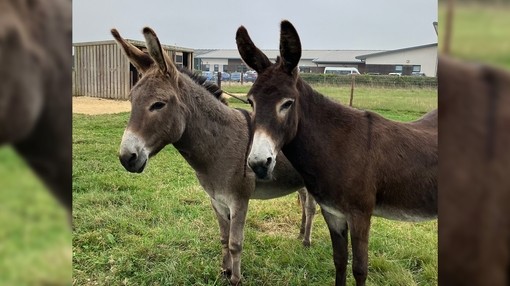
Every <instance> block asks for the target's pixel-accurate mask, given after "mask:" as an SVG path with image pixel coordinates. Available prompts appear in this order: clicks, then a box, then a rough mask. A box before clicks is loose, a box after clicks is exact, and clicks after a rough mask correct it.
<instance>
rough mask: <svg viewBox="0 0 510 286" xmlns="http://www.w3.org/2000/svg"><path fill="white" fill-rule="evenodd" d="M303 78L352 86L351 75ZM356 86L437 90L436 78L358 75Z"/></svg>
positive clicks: (307, 80)
mask: <svg viewBox="0 0 510 286" xmlns="http://www.w3.org/2000/svg"><path fill="white" fill-rule="evenodd" d="M300 76H301V78H302V79H303V80H304V81H306V82H307V83H309V84H319V83H320V84H330V85H351V81H352V77H351V76H350V75H336V74H317V73H302V74H300ZM354 80H355V82H354V83H355V85H359V86H368V87H388V88H437V78H436V77H417V76H390V75H357V76H355V79H354Z"/></svg>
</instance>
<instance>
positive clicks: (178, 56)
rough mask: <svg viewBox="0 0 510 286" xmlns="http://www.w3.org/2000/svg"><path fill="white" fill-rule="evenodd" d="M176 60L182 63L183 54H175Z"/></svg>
mask: <svg viewBox="0 0 510 286" xmlns="http://www.w3.org/2000/svg"><path fill="white" fill-rule="evenodd" d="M175 62H176V63H182V55H175Z"/></svg>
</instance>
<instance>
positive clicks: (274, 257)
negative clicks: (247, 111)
mask: <svg viewBox="0 0 510 286" xmlns="http://www.w3.org/2000/svg"><path fill="white" fill-rule="evenodd" d="M319 89H321V91H323V92H324V93H328V94H331V95H332V97H334V98H336V99H340V100H341V101H342V102H345V96H346V95H345V94H344V91H343V90H336V89H334V88H331V87H320V88H319ZM363 94H365V95H366V96H367V97H368V98H365V97H364V96H363ZM376 94H378V95H376ZM347 96H348V93H347ZM370 97H372V98H370ZM373 100H378V104H377V108H375V105H372V104H373V103H372V102H373ZM230 102H231V105H232V106H234V107H235V106H242V107H245V108H246V107H247V106H246V105H244V104H239V103H236V101H235V100H234V99H231V101H230ZM355 103H356V106H358V107H363V108H367V107H374V109H376V110H377V111H379V110H380V111H382V112H381V113H382V114H384V115H385V116H387V117H391V118H393V119H395V120H403V121H407V120H412V119H414V118H417V117H419V116H420V115H421V114H423V112H425V111H428V110H430V109H433V108H435V107H436V106H437V95H436V92H435V90H411V91H403V90H402V91H400V90H380V91H379V92H376V91H375V90H365V91H363V90H359V94H358V96H356V99H355ZM365 104H366V106H364V105H365ZM128 116H129V115H128V114H127V113H122V114H116V115H101V116H86V115H74V122H73V124H74V134H73V145H74V152H73V204H74V205H73V207H74V211H73V216H74V236H73V269H74V270H73V279H74V283H73V284H74V285H228V284H227V281H226V279H225V278H223V277H222V276H221V275H220V274H219V268H220V260H221V247H220V242H219V230H218V225H217V222H216V219H215V216H214V214H213V211H212V208H211V207H210V203H209V200H208V198H207V195H206V194H205V192H204V191H203V190H202V188H201V187H200V185H199V184H198V182H197V180H196V178H195V176H194V172H193V170H192V169H191V168H190V167H189V166H188V165H187V163H186V162H185V161H184V159H183V158H182V157H181V156H180V155H179V154H178V153H177V152H176V150H175V149H174V148H173V146H167V147H166V148H165V149H163V151H162V152H161V153H160V154H158V155H157V156H156V157H154V158H152V159H151V161H150V162H149V164H148V166H147V168H146V170H145V171H144V173H141V174H131V173H128V172H127V171H125V170H124V168H123V167H122V166H121V165H120V163H119V161H118V158H117V151H118V146H119V143H120V140H121V136H122V132H123V129H124V128H125V124H126V122H127V119H128ZM300 217H301V214H300V207H299V205H298V203H297V196H296V195H290V196H287V197H284V198H280V199H276V200H271V201H251V202H250V209H249V213H248V218H247V224H246V229H245V244H244V251H243V256H242V272H243V273H242V274H243V277H244V278H243V279H244V280H243V282H244V284H243V285H332V284H333V281H334V266H333V259H332V249H331V242H330V238H329V234H328V231H327V227H326V225H325V222H324V219H323V218H322V216H321V215H320V214H319V215H318V216H317V217H316V219H315V222H314V229H313V234H312V247H311V248H309V249H305V248H304V247H302V245H301V242H300V240H298V239H297V235H298V232H299V222H300ZM372 222H373V224H372V230H371V238H370V253H369V257H370V263H369V275H368V285H437V263H438V262H437V222H436V221H434V222H427V223H419V224H411V223H401V222H393V221H388V220H384V219H378V218H374V219H373V220H372ZM349 267H350V263H349ZM348 281H349V284H350V285H352V284H353V283H354V281H353V277H352V274H351V273H350V268H349V273H348Z"/></svg>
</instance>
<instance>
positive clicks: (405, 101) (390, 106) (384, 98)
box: [223, 85, 437, 121]
mask: <svg viewBox="0 0 510 286" xmlns="http://www.w3.org/2000/svg"><path fill="white" fill-rule="evenodd" d="M250 87H251V85H231V86H228V85H226V86H223V89H224V90H225V91H227V92H229V93H235V94H246V93H248V90H249V89H250ZM314 88H315V90H317V91H318V92H320V93H322V94H323V95H327V96H328V97H330V98H332V99H333V100H335V101H337V102H340V103H342V104H344V105H348V104H349V98H350V94H351V88H350V87H337V86H329V85H316V86H314ZM230 102H232V103H233V106H234V107H243V108H249V106H248V107H247V105H246V104H240V103H239V101H237V100H236V99H230ZM353 107H356V108H362V109H370V110H373V111H375V112H378V113H380V114H382V115H383V116H386V117H388V118H390V119H393V120H399V121H411V120H413V119H414V118H417V117H419V116H420V115H422V114H424V113H426V112H427V111H429V110H432V109H434V108H437V91H436V90H435V89H429V88H416V89H387V88H369V87H356V88H355V90H354V96H353Z"/></svg>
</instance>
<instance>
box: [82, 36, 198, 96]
mask: <svg viewBox="0 0 510 286" xmlns="http://www.w3.org/2000/svg"><path fill="white" fill-rule="evenodd" d="M127 41H128V42H130V43H131V44H133V45H134V46H136V47H138V48H140V49H141V50H142V51H146V47H145V42H141V41H135V40H127ZM73 47H74V63H73V64H74V66H73V95H84V96H92V97H100V98H109V99H124V100H127V99H128V97H129V91H130V90H131V88H132V87H133V85H135V84H136V82H137V81H138V79H139V77H140V75H139V74H138V72H137V70H136V68H135V67H134V66H133V65H132V64H131V63H130V62H129V60H128V58H127V57H126V56H125V55H124V52H123V51H122V49H121V48H120V47H119V46H118V45H117V43H116V42H115V41H113V40H111V41H101V42H86V43H76V44H73ZM162 47H163V50H164V51H165V52H166V53H167V54H168V55H169V56H170V58H172V59H174V63H175V64H176V65H177V66H185V67H188V68H189V69H192V68H193V49H189V48H182V47H175V46H168V45H163V46H162Z"/></svg>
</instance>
